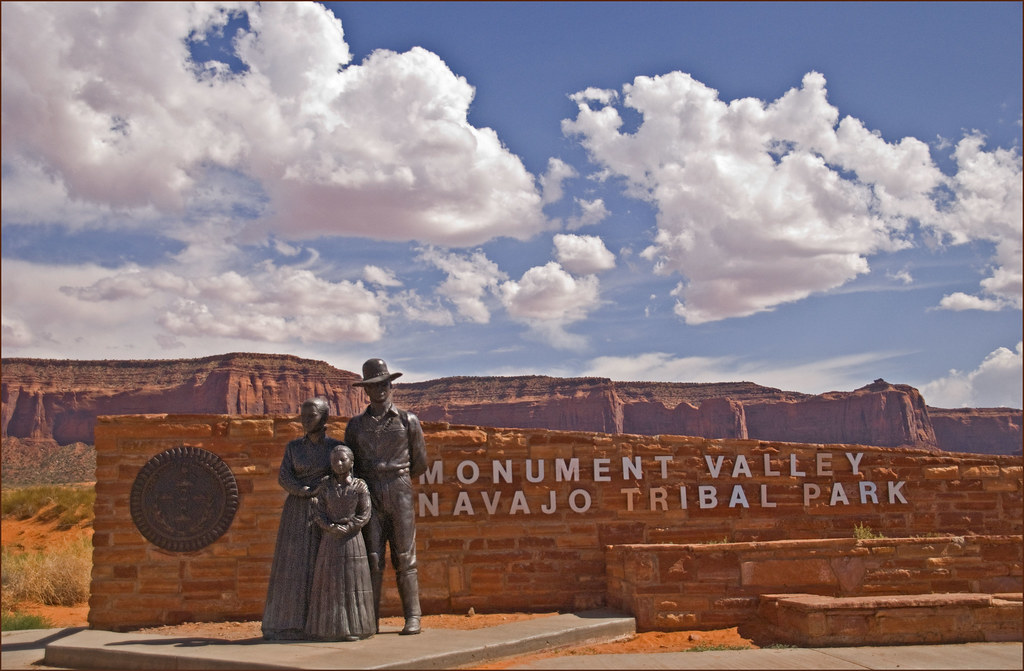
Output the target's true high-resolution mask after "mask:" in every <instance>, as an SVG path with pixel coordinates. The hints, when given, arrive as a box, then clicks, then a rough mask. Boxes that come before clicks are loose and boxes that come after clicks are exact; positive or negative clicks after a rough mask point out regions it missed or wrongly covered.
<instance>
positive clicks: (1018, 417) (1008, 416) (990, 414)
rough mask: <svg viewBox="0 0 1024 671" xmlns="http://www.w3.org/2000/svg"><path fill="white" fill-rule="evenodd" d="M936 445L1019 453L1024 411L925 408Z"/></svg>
mask: <svg viewBox="0 0 1024 671" xmlns="http://www.w3.org/2000/svg"><path fill="white" fill-rule="evenodd" d="M928 415H929V416H930V417H931V420H932V426H933V427H934V428H935V437H936V439H937V440H938V442H939V446H940V447H941V448H942V449H943V450H946V451H948V452H972V453H974V454H1020V453H1021V444H1022V433H1021V425H1022V424H1024V421H1022V419H1024V413H1022V412H1021V411H1020V410H1014V409H1012V408H956V409H952V410H950V409H947V408H928Z"/></svg>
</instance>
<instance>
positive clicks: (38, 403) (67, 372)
mask: <svg viewBox="0 0 1024 671" xmlns="http://www.w3.org/2000/svg"><path fill="white" fill-rule="evenodd" d="M2 372H3V375H2V390H0V400H2V408H0V420H2V435H3V437H4V438H5V445H4V464H5V467H4V468H5V473H4V481H5V483H8V482H10V480H9V478H10V477H11V476H12V474H13V471H11V470H8V466H12V464H13V462H11V461H10V459H9V457H10V458H14V457H15V456H16V455H15V454H14V453H15V452H18V453H20V452H24V451H26V447H25V446H26V445H27V446H31V450H28V451H29V452H32V453H33V454H36V453H40V454H41V452H39V451H40V450H41V449H42V448H41V447H40V446H41V445H44V444H47V443H48V444H50V445H51V446H52V447H56V446H57V445H62V446H67V445H73V444H76V443H86V444H91V443H92V441H93V427H94V426H95V421H96V417H97V416H98V415H118V414H139V413H186V414H190V413H202V414H207V413H209V414H253V415H259V414H288V413H296V412H298V409H299V406H300V404H301V403H302V401H304V400H305V399H307V398H309V397H311V396H325V397H327V399H328V401H329V402H330V405H331V412H332V414H334V415H336V416H352V415H354V414H357V413H359V412H362V410H363V408H364V407H365V402H366V401H365V397H364V395H363V392H362V391H361V390H360V389H359V388H358V387H352V382H353V381H355V380H358V379H359V376H358V375H356V374H355V373H352V372H348V371H343V370H339V369H337V368H334V367H332V366H330V365H328V364H326V363H324V362H320V361H312V360H308V359H301V358H298V357H294V356H288V355H270V354H238V353H235V354H225V355H221V356H213V357H206V358H202V359H178V360H158V361H59V360H44V359H5V360H4V361H3V371H2ZM395 398H396V400H397V401H398V402H399V404H400V405H403V406H404V407H406V408H408V409H409V410H412V411H414V412H416V413H417V414H418V415H419V416H420V418H421V419H423V420H424V421H441V422H449V423H452V424H470V425H480V426H493V427H507V428H548V429H558V430H569V431H572V430H579V431H598V432H603V433H635V434H644V435H657V434H680V435H695V436H704V437H708V438H756V439H762V440H778V441H786V442H806V443H854V444H862V445H877V446H883V447H901V446H910V447H916V448H925V449H942V450H946V451H954V452H975V453H983V454H1020V453H1021V424H1022V421H1021V415H1022V412H1021V411H1020V410H1014V409H1006V408H997V409H980V410H979V409H960V410H943V409H938V408H929V407H927V406H926V405H925V400H924V399H923V398H922V397H921V394H920V393H919V392H918V391H917V390H916V389H914V388H913V387H909V386H907V385H893V384H889V383H887V382H885V381H884V380H876V381H875V382H874V383H872V384H870V385H867V386H865V387H862V388H861V389H857V390H856V391H852V392H830V393H827V394H821V395H818V396H811V395H809V394H801V393H797V392H789V391H782V390H779V389H773V388H770V387H762V386H760V385H756V384H753V383H750V382H731V383H715V384H698V383H655V382H616V381H612V380H609V379H606V378H553V377H546V376H521V377H451V378H442V379H437V380H430V381H427V382H418V383H404V384H403V383H398V384H396V389H395ZM6 439H23V441H27V442H8V440H6ZM76 449H77V448H76ZM44 451H45V450H44ZM79 451H80V450H79ZM75 454H77V452H75Z"/></svg>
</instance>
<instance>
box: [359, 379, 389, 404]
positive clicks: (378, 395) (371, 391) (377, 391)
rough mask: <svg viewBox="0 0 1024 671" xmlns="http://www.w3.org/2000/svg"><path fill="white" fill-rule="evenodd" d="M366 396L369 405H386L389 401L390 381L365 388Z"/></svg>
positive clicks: (375, 383)
mask: <svg viewBox="0 0 1024 671" xmlns="http://www.w3.org/2000/svg"><path fill="white" fill-rule="evenodd" d="M363 388H364V389H366V395H367V396H369V397H370V403H387V402H388V401H389V400H390V399H391V380H384V381H383V382H374V383H373V384H368V385H366V386H365V387H363Z"/></svg>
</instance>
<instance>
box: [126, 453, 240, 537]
mask: <svg viewBox="0 0 1024 671" xmlns="http://www.w3.org/2000/svg"><path fill="white" fill-rule="evenodd" d="M237 510H238V484H237V483H236V482H235V476H234V474H233V473H232V472H231V469H230V468H229V467H228V465H227V464H225V463H224V462H223V461H222V460H221V458H220V457H218V456H217V455H216V454H214V453H213V452H209V451H207V450H203V449H200V448H198V447H175V448H172V449H170V450H167V451H165V452H161V453H160V454H158V455H156V456H155V457H153V458H152V459H150V460H149V461H148V462H146V465H145V466H143V467H142V470H140V471H139V474H138V475H137V476H136V477H135V482H134V483H133V484H132V493H131V515H132V521H133V522H135V526H136V527H138V529H139V531H140V532H142V535H143V536H145V537H146V540H148V541H149V542H151V543H153V544H154V545H156V546H158V547H161V548H163V549H165V550H170V551H171V552H193V551H195V550H199V549H201V548H204V547H206V546H207V545H209V544H211V543H213V542H214V541H215V540H217V539H218V538H220V537H221V536H222V535H223V534H224V532H225V531H227V530H228V527H230V526H231V522H232V520H233V519H234V517H235V511H237Z"/></svg>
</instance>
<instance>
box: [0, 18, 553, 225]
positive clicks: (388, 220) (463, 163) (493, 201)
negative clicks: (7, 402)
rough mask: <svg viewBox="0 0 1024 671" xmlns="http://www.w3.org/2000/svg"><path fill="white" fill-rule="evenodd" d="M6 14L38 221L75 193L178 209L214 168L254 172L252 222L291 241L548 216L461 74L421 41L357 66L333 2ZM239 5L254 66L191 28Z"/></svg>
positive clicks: (236, 42) (116, 204) (207, 27)
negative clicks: (215, 57) (212, 56)
mask: <svg viewBox="0 0 1024 671" xmlns="http://www.w3.org/2000/svg"><path fill="white" fill-rule="evenodd" d="M2 11H3V21H2V29H3V73H2V75H3V76H2V87H3V100H4V114H3V140H4V141H3V149H2V151H3V161H4V164H5V166H13V165H18V166H21V171H20V173H19V174H22V175H23V176H25V179H29V178H34V179H35V180H36V183H37V184H38V185H39V188H38V189H37V190H39V189H43V190H46V189H48V193H49V195H50V201H48V202H43V203H38V204H37V205H35V206H31V207H35V208H36V209H37V212H36V214H37V215H38V216H37V217H36V218H38V219H43V215H45V214H46V213H52V212H54V211H60V210H61V209H62V208H64V209H66V208H68V207H74V206H80V207H81V208H83V209H84V210H86V211H87V212H91V211H93V210H95V209H96V208H112V209H114V210H131V209H136V210H140V209H141V210H144V209H146V208H150V209H154V210H156V211H159V212H164V213H180V212H182V211H184V210H185V209H187V207H188V206H189V204H190V202H192V201H193V200H194V197H195V194H196V192H197V191H199V190H200V189H201V187H202V184H203V180H204V179H205V176H206V174H207V172H208V170H209V168H210V166H217V167H218V168H220V169H222V170H227V171H233V172H235V173H237V174H240V175H244V176H245V177H246V178H248V179H250V180H253V181H254V182H255V185H256V189H255V191H254V192H253V193H248V194H246V195H247V196H248V197H250V198H252V199H253V200H252V202H251V203H250V204H249V205H250V207H251V209H252V210H253V212H254V213H255V214H256V216H254V217H253V219H254V221H253V222H251V224H252V226H253V227H254V228H256V229H257V230H262V231H264V232H273V233H275V234H276V235H278V236H280V237H284V238H302V237H311V236H316V235H320V234H333V235H360V236H371V237H375V238H379V239H388V240H420V241H424V242H435V243H441V244H447V245H472V244H479V243H482V242H485V241H487V240H489V239H491V238H494V237H499V236H509V237H515V238H526V237H529V236H531V235H533V234H534V233H536V232H537V231H540V230H542V229H544V228H545V227H546V226H547V225H548V223H547V221H546V219H545V218H544V216H543V214H542V213H541V210H540V208H541V205H542V203H541V196H540V194H539V193H538V191H537V188H536V185H535V183H534V179H533V176H532V175H531V174H530V173H529V172H528V171H526V169H525V168H524V167H523V165H522V162H521V161H520V160H519V158H518V157H517V156H515V155H513V154H512V153H510V152H509V151H508V150H507V149H505V148H504V147H503V146H502V143H501V141H500V139H499V138H498V136H497V134H496V133H495V132H494V131H493V130H491V129H488V128H476V127H474V126H472V125H471V124H470V123H469V122H468V121H467V113H468V110H469V105H470V103H471V102H472V99H473V96H474V89H473V87H472V86H471V85H469V84H468V83H467V82H466V80H465V79H464V78H462V77H460V76H458V75H456V74H455V73H453V72H452V71H451V70H450V69H449V68H448V67H447V65H446V64H445V63H444V62H443V61H442V60H441V59H440V58H439V57H438V56H437V55H436V54H433V53H431V52H429V51H426V50H424V49H421V48H414V49H411V50H410V51H408V52H405V53H395V52H391V51H387V50H378V51H376V52H374V53H373V54H372V55H371V56H369V57H368V58H367V59H366V60H365V61H364V62H362V63H360V64H352V63H350V61H351V55H350V52H349V49H348V46H347V44H346V43H345V40H344V33H343V30H342V26H341V23H340V22H339V21H338V20H337V19H336V18H335V17H334V16H333V14H331V12H330V11H329V10H327V9H326V8H324V7H323V6H321V5H318V4H314V3H291V2H289V3H252V4H249V3H245V4H214V3H198V4H186V3H99V4H96V3H75V4H56V3H4V4H3V8H2ZM242 14H244V15H245V16H246V17H247V19H248V29H245V28H240V29H239V31H238V34H236V35H235V36H234V37H233V40H232V45H233V49H234V56H235V57H236V58H237V59H238V60H239V62H240V63H241V66H236V68H235V71H234V72H232V71H230V70H229V69H228V68H227V66H226V65H225V64H223V63H214V62H207V63H194V62H192V60H191V56H190V52H189V49H188V43H189V40H190V39H191V40H196V39H199V38H200V37H202V36H204V35H206V34H207V32H208V31H212V30H215V29H221V30H222V29H223V28H224V26H225V25H227V24H228V21H229V19H231V18H232V17H237V16H241V15H242ZM39 174H45V175H47V176H48V177H49V178H50V179H51V183H50V185H48V186H47V185H46V183H45V182H41V181H40V180H39V179H38V177H37V175H39ZM6 193H7V189H5V194H6ZM62 194H65V195H63V196H62ZM61 198H64V199H65V201H64V202H54V199H57V200H58V201H59V200H60V199H61ZM4 201H5V202H4V221H5V224H6V223H7V222H8V214H9V212H18V213H20V214H21V215H22V216H24V217H25V218H31V214H32V211H31V207H30V204H28V203H25V202H20V201H19V202H16V203H12V206H17V207H16V209H15V210H10V211H9V210H8V207H7V205H8V204H7V198H6V197H5V199H4ZM51 221H52V219H51Z"/></svg>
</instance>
